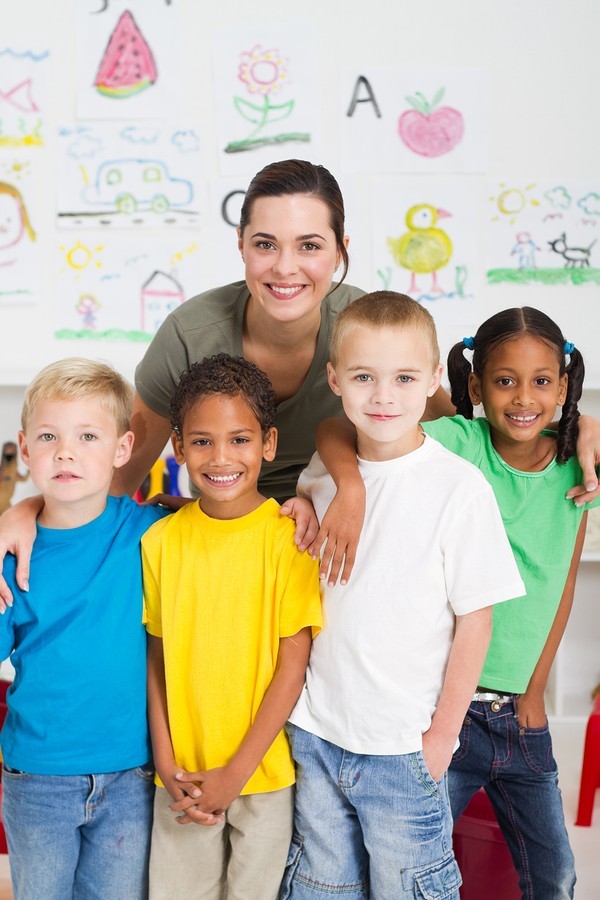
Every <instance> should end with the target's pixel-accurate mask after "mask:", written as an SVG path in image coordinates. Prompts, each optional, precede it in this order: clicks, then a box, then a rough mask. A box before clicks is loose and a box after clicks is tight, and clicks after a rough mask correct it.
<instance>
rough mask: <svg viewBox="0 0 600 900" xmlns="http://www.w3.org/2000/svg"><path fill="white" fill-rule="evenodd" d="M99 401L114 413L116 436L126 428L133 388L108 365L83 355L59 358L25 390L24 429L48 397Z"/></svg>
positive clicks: (22, 419) (51, 398)
mask: <svg viewBox="0 0 600 900" xmlns="http://www.w3.org/2000/svg"><path fill="white" fill-rule="evenodd" d="M92 397H93V398H94V399H95V400H99V401H100V403H101V404H102V406H103V407H104V408H105V409H106V411H107V412H108V413H109V414H110V415H112V416H113V418H114V420H115V424H116V426H117V432H118V434H119V435H122V434H125V432H126V431H129V429H130V424H131V407H132V403H133V388H132V386H131V385H130V384H129V382H128V381H126V380H125V379H124V378H123V376H122V375H119V373H118V372H117V371H116V370H115V369H113V367H112V366H111V365H109V364H108V363H103V362H96V361H94V360H91V359H84V358H83V357H78V356H74V357H70V358H69V359H59V360H58V361H57V362H54V363H51V364H50V365H49V366H46V367H45V368H44V369H42V371H41V372H39V373H38V374H37V375H36V376H35V378H34V379H33V381H32V382H31V384H30V385H29V387H28V388H27V390H26V391H25V399H24V400H23V409H22V411H21V427H22V429H23V431H25V430H26V428H27V425H28V423H29V420H30V418H31V414H32V411H33V409H34V408H35V406H36V405H37V404H38V403H41V402H44V401H46V400H49V401H51V402H53V401H56V400H85V399H87V398H92Z"/></svg>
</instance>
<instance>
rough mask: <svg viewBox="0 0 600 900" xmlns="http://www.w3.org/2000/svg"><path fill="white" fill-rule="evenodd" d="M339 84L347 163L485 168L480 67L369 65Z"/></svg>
mask: <svg viewBox="0 0 600 900" xmlns="http://www.w3.org/2000/svg"><path fill="white" fill-rule="evenodd" d="M342 92H343V93H342V96H343V104H344V107H343V109H342V110H341V117H342V122H341V130H342V152H343V157H342V158H343V165H344V168H345V169H346V171H348V172H429V173H441V172H482V171H485V169H486V167H487V107H488V96H487V80H486V77H485V74H484V73H483V71H482V70H479V69H468V68H445V69H443V68H421V67H414V68H407V67H398V68H391V67H387V68H383V67H373V66H369V68H368V70H356V69H354V70H353V71H352V72H350V71H348V72H347V73H346V76H345V78H344V86H343V88H342Z"/></svg>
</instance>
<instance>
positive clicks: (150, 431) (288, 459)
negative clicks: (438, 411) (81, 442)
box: [111, 159, 364, 502]
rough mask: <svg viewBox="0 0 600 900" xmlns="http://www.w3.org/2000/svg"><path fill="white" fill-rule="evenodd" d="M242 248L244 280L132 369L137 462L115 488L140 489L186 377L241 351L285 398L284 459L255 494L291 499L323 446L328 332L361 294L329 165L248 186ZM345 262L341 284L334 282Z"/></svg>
mask: <svg viewBox="0 0 600 900" xmlns="http://www.w3.org/2000/svg"><path fill="white" fill-rule="evenodd" d="M238 246H239V249H240V253H241V255H242V259H243V261H244V264H245V281H239V282H235V283H234V284H228V285H225V286H224V287H219V288H215V289H213V290H210V291H205V292H204V293H202V294H198V296H196V297H192V299H191V300H188V301H187V302H186V303H183V304H182V305H181V306H180V307H178V308H177V309H176V310H175V311H174V312H172V313H171V314H170V315H169V317H168V318H167V319H166V320H165V322H164V323H163V324H162V325H161V327H160V328H159V330H158V332H157V334H156V336H155V337H154V339H153V341H152V343H151V344H150V346H149V348H148V350H147V352H146V355H145V356H144V358H143V360H142V361H141V363H140V364H139V366H138V368H137V370H136V373H135V385H136V395H135V400H134V406H133V416H132V428H133V431H134V433H135V443H134V449H133V455H132V458H131V461H130V462H129V463H128V464H127V466H124V467H123V468H121V469H118V470H117V472H116V474H115V479H114V481H113V485H112V488H111V493H117V494H118V493H133V491H135V490H136V488H138V487H139V485H140V484H141V483H142V481H143V480H144V478H145V476H146V475H147V473H148V471H149V470H150V467H151V466H152V464H153V463H154V461H155V460H156V459H157V458H158V456H160V454H161V452H162V450H163V448H164V446H165V443H166V442H167V440H168V438H169V435H170V433H171V425H170V423H169V405H170V401H171V396H172V394H173V392H174V390H175V386H176V384H177V382H178V380H179V377H180V375H181V373H182V372H183V371H184V370H185V369H187V368H188V367H189V366H190V365H191V363H193V362H196V361H198V360H201V359H202V358H203V357H205V356H212V355H213V354H215V353H230V354H232V355H233V356H243V357H245V359H247V360H249V361H250V362H253V363H255V364H256V365H257V366H258V367H259V368H261V369H262V370H263V371H264V372H266V374H267V375H268V376H269V379H270V380H271V383H272V385H273V389H274V391H275V396H276V399H277V418H276V425H277V429H278V432H279V441H278V445H277V456H276V458H275V460H274V461H273V462H271V463H266V462H265V463H263V469H262V474H261V478H260V481H259V489H260V490H261V492H262V493H263V494H265V495H266V496H269V497H275V499H277V500H278V501H279V502H283V501H284V500H286V499H288V498H289V497H291V496H293V495H294V494H295V491H296V481H297V479H298V475H299V474H300V472H301V470H302V469H303V468H304V467H305V466H306V465H307V464H308V461H309V459H310V457H311V456H312V454H313V453H314V450H315V430H316V427H317V425H318V423H319V422H320V421H321V420H322V419H324V418H326V417H327V416H332V415H336V414H337V413H339V412H340V411H341V405H340V401H339V398H338V397H336V396H335V395H334V394H333V392H332V391H331V390H330V389H329V387H328V384H327V374H326V364H327V360H328V345H329V338H330V333H331V327H332V324H333V321H334V320H335V317H336V316H337V314H338V313H339V312H340V310H342V309H343V308H344V307H345V306H347V305H348V304H349V303H351V302H352V301H353V300H356V299H357V297H360V296H362V294H364V291H362V290H359V289H358V288H355V287H351V286H350V285H346V284H343V281H344V278H345V277H346V273H347V271H348V251H347V247H348V237H347V235H346V234H345V233H344V201H343V198H342V194H341V191H340V188H339V185H338V183H337V181H336V180H335V178H334V177H333V175H332V174H331V173H330V172H329V171H328V170H327V169H326V168H324V166H319V165H314V164H313V163H310V162H306V161H304V160H298V159H289V160H285V161H283V162H275V163H271V164H270V165H268V166H266V167H265V168H264V169H262V170H261V171H260V172H259V173H258V174H257V175H255V177H254V178H253V179H252V181H251V182H250V186H249V188H248V191H247V193H246V196H245V199H244V203H243V206H242V211H241V218H240V225H239V228H238ZM341 265H343V270H342V274H341V278H340V280H339V282H338V283H337V284H334V283H333V277H334V273H335V272H336V270H337V269H338V268H339V267H340V266H341Z"/></svg>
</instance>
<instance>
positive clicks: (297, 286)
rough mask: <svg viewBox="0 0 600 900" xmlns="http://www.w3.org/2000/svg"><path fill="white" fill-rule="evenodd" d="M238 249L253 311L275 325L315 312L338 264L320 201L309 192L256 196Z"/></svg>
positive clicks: (331, 236)
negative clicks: (277, 195)
mask: <svg viewBox="0 0 600 900" xmlns="http://www.w3.org/2000/svg"><path fill="white" fill-rule="evenodd" d="M239 248H240V251H241V254H242V258H243V259H244V262H245V266H246V283H247V285H248V289H249V291H250V296H251V302H252V303H254V304H256V307H257V308H260V309H262V311H263V312H264V313H266V315H267V316H268V317H270V318H272V319H275V320H277V321H280V322H294V321H297V320H300V319H303V318H305V317H310V316H311V314H315V313H317V314H318V312H319V309H320V306H321V303H322V301H323V299H324V297H325V296H326V294H327V293H328V292H329V290H330V288H331V283H332V281H333V275H334V272H335V270H336V269H337V267H338V265H339V264H340V261H341V253H340V250H339V248H338V246H337V241H336V236H335V234H334V232H333V229H332V228H331V225H330V223H329V210H328V208H327V205H326V204H325V203H324V202H323V201H322V200H319V199H318V198H317V197H313V196H311V195H310V194H284V195H283V196H281V197H258V198H257V199H256V200H255V201H254V203H253V205H252V213H251V216H250V220H249V222H248V224H247V225H246V227H245V228H244V232H243V234H242V235H240V237H239Z"/></svg>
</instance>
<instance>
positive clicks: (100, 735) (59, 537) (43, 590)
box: [0, 497, 165, 775]
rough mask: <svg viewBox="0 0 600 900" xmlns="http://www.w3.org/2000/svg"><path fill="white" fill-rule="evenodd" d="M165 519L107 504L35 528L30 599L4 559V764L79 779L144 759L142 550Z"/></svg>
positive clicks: (122, 503) (0, 739)
mask: <svg viewBox="0 0 600 900" xmlns="http://www.w3.org/2000/svg"><path fill="white" fill-rule="evenodd" d="M164 514H165V510H161V509H159V508H154V507H149V506H139V505H138V504H137V503H135V502H134V501H133V500H130V498H129V497H118V498H117V497H108V502H107V506H106V509H105V510H104V512H103V513H102V515H100V516H99V517H98V518H97V519H94V520H93V521H92V522H89V523H88V524H87V525H82V526H81V527H79V528H69V529H54V528H44V527H42V526H40V525H38V529H37V539H36V541H35V544H34V548H33V555H32V559H31V574H30V578H29V585H30V587H29V592H28V593H24V592H23V591H21V590H20V589H19V587H18V586H17V584H16V581H15V570H16V561H15V558H14V557H13V556H8V557H7V558H6V560H5V566H4V574H5V578H6V580H7V582H8V584H9V586H10V588H11V590H12V592H13V595H14V604H13V606H12V607H10V608H9V609H8V610H7V611H6V613H5V614H4V616H0V659H6V658H7V657H8V656H9V655H10V653H11V651H13V652H12V657H11V662H12V664H13V666H14V668H15V672H16V675H15V680H14V683H13V684H12V685H11V687H10V688H9V690H8V696H7V702H8V714H7V717H6V721H5V724H4V728H3V729H2V734H1V735H0V744H1V746H2V756H3V759H4V761H5V762H6V764H7V765H8V766H11V767H12V768H15V769H21V770H23V771H25V772H32V773H35V774H39V775H85V774H91V773H100V772H118V771H121V770H124V769H131V768H134V767H136V766H141V765H144V764H145V763H146V762H147V761H148V760H149V759H150V758H151V755H152V754H151V749H150V742H149V736H148V727H147V721H146V633H145V629H144V626H143V625H142V609H143V603H142V564H141V557H140V551H139V543H140V538H141V536H142V535H143V534H144V532H145V531H146V530H147V529H148V528H149V527H150V525H152V524H153V523H154V522H156V520H157V519H159V518H161V517H162V516H163V515H164Z"/></svg>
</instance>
